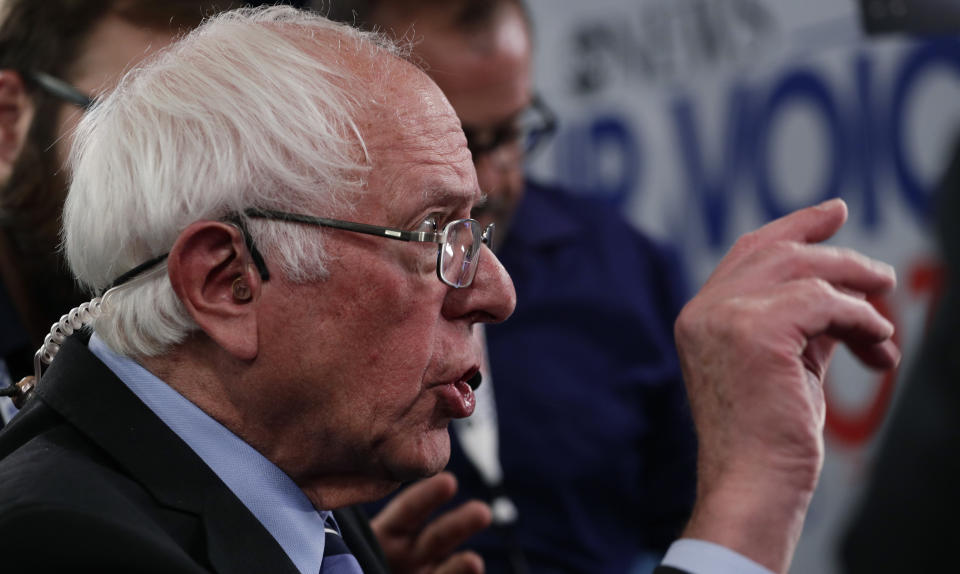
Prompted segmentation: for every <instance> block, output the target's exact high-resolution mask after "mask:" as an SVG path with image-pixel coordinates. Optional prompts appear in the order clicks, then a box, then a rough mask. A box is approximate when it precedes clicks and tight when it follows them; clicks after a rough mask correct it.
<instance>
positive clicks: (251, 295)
mask: <svg viewBox="0 0 960 574" xmlns="http://www.w3.org/2000/svg"><path fill="white" fill-rule="evenodd" d="M167 272H168V274H169V276H170V282H171V284H173V290H174V291H175V292H176V294H177V297H179V298H180V301H182V302H183V305H184V306H185V307H186V308H187V312H188V313H190V316H191V317H193V320H194V321H195V322H196V323H197V325H199V326H200V328H201V329H202V330H203V331H204V332H205V333H206V334H207V336H209V337H210V338H211V339H212V340H213V341H214V342H215V343H217V344H218V345H219V346H220V347H221V348H223V349H224V350H225V351H227V352H228V353H230V354H231V355H233V356H234V357H236V358H237V359H240V360H250V359H253V358H255V357H256V356H257V353H258V351H259V339H258V333H257V309H258V305H257V301H258V299H259V298H260V293H261V288H262V281H261V279H260V274H259V273H258V272H257V270H256V267H255V266H254V265H253V264H252V263H251V262H250V255H249V253H247V247H246V244H245V243H244V237H243V233H242V232H241V231H240V230H239V229H237V227H235V226H233V225H230V224H229V223H224V222H221V221H198V222H196V223H193V224H192V225H190V226H189V227H187V228H186V229H185V230H184V231H183V232H182V233H181V234H180V236H179V237H177V241H176V242H175V243H174V244H173V248H172V249H171V250H170V255H169V256H168V259H167Z"/></svg>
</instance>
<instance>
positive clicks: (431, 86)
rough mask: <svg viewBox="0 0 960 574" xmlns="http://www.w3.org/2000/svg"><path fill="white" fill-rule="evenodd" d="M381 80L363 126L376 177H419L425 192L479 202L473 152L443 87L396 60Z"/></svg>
mask: <svg viewBox="0 0 960 574" xmlns="http://www.w3.org/2000/svg"><path fill="white" fill-rule="evenodd" d="M383 79H384V81H383V82H382V85H381V89H380V90H379V91H378V92H376V93H377V95H376V96H374V98H375V99H376V100H378V101H377V105H375V106H372V107H371V108H370V113H369V114H367V117H366V118H365V120H364V121H363V122H362V126H361V130H362V132H363V133H364V135H365V138H364V139H365V141H366V144H367V150H368V153H369V156H370V159H371V161H372V167H373V170H374V171H377V170H379V171H380V173H379V174H378V175H379V176H380V177H378V178H377V179H379V180H381V181H383V180H386V181H387V182H390V183H392V182H394V181H396V180H397V179H406V180H408V181H407V183H413V180H422V181H421V182H420V188H421V189H423V191H424V193H427V194H429V193H438V192H443V193H446V194H449V195H451V197H450V198H448V199H449V200H450V201H460V202H463V203H470V204H471V205H472V204H473V203H475V202H476V201H478V200H479V198H480V191H479V186H478V185H477V183H476V172H475V170H474V167H473V160H472V156H471V155H470V151H469V149H468V148H467V145H466V138H465V137H464V135H463V130H462V129H461V127H460V120H459V119H458V118H457V115H456V113H455V112H454V110H453V107H452V106H451V105H450V102H449V101H447V98H446V96H444V94H443V92H441V91H440V89H439V88H438V87H437V86H436V84H435V83H434V82H433V81H432V80H431V79H430V78H429V77H428V76H427V75H426V74H424V73H423V72H422V71H421V70H420V69H419V68H417V67H416V66H414V65H413V64H410V63H408V62H403V61H399V60H398V61H397V66H396V69H394V70H392V71H391V74H390V75H389V76H388V77H383ZM383 191H387V192H389V191H390V190H389V189H387V190H383ZM400 191H401V190H400V189H397V190H395V192H396V193H399V192H400ZM453 196H456V197H453ZM392 199H393V200H396V199H399V198H398V197H394V198H392Z"/></svg>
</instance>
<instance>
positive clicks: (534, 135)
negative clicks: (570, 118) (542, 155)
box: [462, 94, 557, 162]
mask: <svg viewBox="0 0 960 574" xmlns="http://www.w3.org/2000/svg"><path fill="white" fill-rule="evenodd" d="M527 110H535V111H536V112H537V113H538V114H540V116H541V117H542V118H543V123H542V124H541V125H540V126H537V127H536V128H535V129H533V130H531V131H530V133H529V134H527V135H528V137H527V139H526V141H523V142H521V144H522V145H523V153H524V154H525V155H527V156H530V154H532V153H533V151H534V150H535V149H537V148H538V147H539V146H540V144H541V143H543V142H545V141H547V139H548V138H549V137H550V136H552V135H553V134H554V133H556V131H557V115H556V114H555V113H554V111H553V110H552V109H550V107H549V106H548V105H547V104H546V102H544V101H543V98H542V97H540V95H539V94H534V96H533V97H532V98H531V99H530V104H529V105H528V106H527V107H526V108H525V109H524V110H523V112H526V111H527ZM523 112H521V113H523ZM515 121H516V118H511V119H510V120H508V121H505V122H502V123H500V124H498V125H497V126H495V127H494V128H493V129H494V133H493V138H492V139H491V140H490V141H489V142H486V143H483V144H480V143H477V141H476V137H475V135H474V134H475V132H477V131H479V130H477V129H476V128H474V127H473V126H470V125H464V126H462V127H463V133H464V135H465V136H466V138H467V148H468V149H469V150H470V153H471V154H472V155H473V161H474V162H476V161H477V160H478V159H480V157H482V156H484V155H486V154H489V153H491V152H493V151H494V150H496V149H497V148H499V147H501V146H503V145H506V144H508V143H510V142H511V141H512V140H514V139H515V138H516V137H517V134H515V133H514V132H515V131H516V126H514V122H515Z"/></svg>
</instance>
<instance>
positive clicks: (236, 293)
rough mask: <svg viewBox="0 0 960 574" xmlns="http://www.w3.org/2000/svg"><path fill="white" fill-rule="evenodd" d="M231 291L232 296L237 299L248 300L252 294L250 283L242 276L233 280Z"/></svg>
mask: <svg viewBox="0 0 960 574" xmlns="http://www.w3.org/2000/svg"><path fill="white" fill-rule="evenodd" d="M231 291H232V292H233V298H234V299H236V300H237V301H249V300H250V298H251V297H252V296H253V294H252V293H251V292H250V284H249V283H247V280H246V279H244V278H243V276H240V277H237V278H236V279H234V280H233V285H232V286H231Z"/></svg>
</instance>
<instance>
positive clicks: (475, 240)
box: [244, 208, 494, 289]
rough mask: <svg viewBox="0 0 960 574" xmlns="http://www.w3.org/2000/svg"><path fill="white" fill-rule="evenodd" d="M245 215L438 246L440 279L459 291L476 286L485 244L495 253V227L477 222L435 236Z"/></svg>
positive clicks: (283, 215)
mask: <svg viewBox="0 0 960 574" xmlns="http://www.w3.org/2000/svg"><path fill="white" fill-rule="evenodd" d="M244 214H245V215H246V216H247V217H251V218H255V219H271V220H275V221H286V222H290V223H302V224H305V225H315V226H318V227H332V228H335V229H344V230H346V231H353V232H355V233H365V234H367V235H376V236H377V237H386V238H387V239H396V240H399V241H414V242H418V243H436V244H438V250H437V277H439V278H440V281H442V282H443V283H444V284H445V285H449V286H450V287H455V288H458V289H460V288H463V287H469V286H470V284H471V283H473V278H474V276H475V275H476V274H477V267H478V266H479V263H480V246H481V244H486V245H487V247H489V248H490V249H491V250H492V249H493V233H494V225H493V224H492V223H491V224H489V225H487V226H486V227H485V228H484V227H482V226H481V224H480V222H479V221H477V220H476V219H457V220H455V221H451V222H450V223H447V224H446V225H445V226H444V227H443V229H442V230H440V231H439V232H431V231H406V230H403V229H393V228H390V227H380V226H378V225H368V224H366V223H354V222H352V221H342V220H339V219H328V218H326V217H316V216H313V215H301V214H297V213H287V212H284V211H274V210H272V209H257V208H251V209H247V210H245V211H244Z"/></svg>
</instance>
